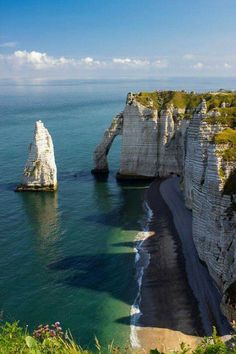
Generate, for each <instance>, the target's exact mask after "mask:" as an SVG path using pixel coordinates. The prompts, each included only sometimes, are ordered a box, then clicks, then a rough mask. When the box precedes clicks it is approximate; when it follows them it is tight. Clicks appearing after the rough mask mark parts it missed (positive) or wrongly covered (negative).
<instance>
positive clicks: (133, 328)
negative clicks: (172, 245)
mask: <svg viewBox="0 0 236 354" xmlns="http://www.w3.org/2000/svg"><path fill="white" fill-rule="evenodd" d="M143 207H144V210H145V212H146V213H145V217H144V220H143V222H142V229H143V231H140V232H138V234H137V235H136V237H135V248H134V251H135V253H136V254H135V265H136V279H137V284H138V292H137V296H136V298H135V300H134V303H133V305H132V306H131V309H130V316H131V321H130V344H131V347H132V348H140V342H139V339H138V327H137V322H138V320H139V318H140V316H141V315H142V313H141V311H140V308H139V305H140V301H141V287H142V280H143V274H144V270H145V268H147V267H148V265H149V262H150V254H149V253H148V251H147V250H146V249H145V248H144V247H143V243H144V241H145V240H146V239H147V238H148V237H150V236H152V235H153V232H151V231H149V226H150V225H149V224H150V222H151V221H152V218H153V211H152V210H151V208H150V207H149V205H148V203H147V202H144V204H143Z"/></svg>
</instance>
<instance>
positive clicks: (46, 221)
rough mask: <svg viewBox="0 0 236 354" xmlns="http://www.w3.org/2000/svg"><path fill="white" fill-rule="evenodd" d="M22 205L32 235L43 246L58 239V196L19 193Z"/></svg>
mask: <svg viewBox="0 0 236 354" xmlns="http://www.w3.org/2000/svg"><path fill="white" fill-rule="evenodd" d="M21 197H22V201H23V205H24V208H25V211H26V215H27V217H28V221H29V224H30V226H31V227H32V229H33V232H34V234H35V235H36V236H37V238H38V239H39V240H40V242H43V243H44V244H48V243H52V242H54V241H56V240H57V239H58V237H59V234H60V232H59V229H60V227H59V212H58V194H57V192H55V193H37V192H35V193H34V192H32V193H21Z"/></svg>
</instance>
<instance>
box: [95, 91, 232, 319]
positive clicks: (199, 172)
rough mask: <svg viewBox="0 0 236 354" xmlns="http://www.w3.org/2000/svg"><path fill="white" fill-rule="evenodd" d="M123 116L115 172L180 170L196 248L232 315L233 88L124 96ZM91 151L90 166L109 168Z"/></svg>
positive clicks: (148, 174) (138, 174) (135, 174)
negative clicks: (220, 90)
mask: <svg viewBox="0 0 236 354" xmlns="http://www.w3.org/2000/svg"><path fill="white" fill-rule="evenodd" d="M122 116H123V119H122V121H120V124H119V133H122V149H121V158H120V168H119V172H118V178H154V177H157V176H160V177H167V176H168V175H170V174H171V173H174V174H178V175H180V176H181V179H182V183H181V187H182V189H183V193H184V197H185V202H186V206H187V207H188V208H190V209H192V216H193V238H194V242H195V245H196V248H197V251H198V254H199V256H200V258H201V259H202V260H203V261H204V262H205V263H206V265H207V267H208V269H209V271H210V273H211V275H212V277H213V278H214V279H215V281H216V283H217V284H218V287H219V288H220V290H221V291H222V294H223V301H222V309H223V311H224V313H225V314H226V315H227V317H228V318H229V319H230V320H232V319H234V320H236V172H235V171H236V130H235V127H236V93H227V92H218V93H209V92H208V93H205V94H196V93H194V92H191V93H187V92H185V91H181V92H179V91H156V92H152V93H138V94H128V97H127V102H126V105H125V108H124V111H123V114H122ZM229 127H230V128H229ZM227 128H228V130H227ZM226 131H228V133H227V134H228V135H227V134H226V135H227V136H226V138H225V137H224V135H225V132H226ZM222 134H223V138H222ZM105 135H106V134H105ZM113 139H114V134H113V135H112V140H113ZM109 144H110V143H109ZM109 144H108V146H109V148H110V145H109ZM104 145H105V146H107V138H106V136H105V137H104V139H103V142H102V143H101V144H100V145H99V146H104ZM108 150H109V149H108ZM96 151H97V150H96ZM100 151H101V150H100ZM106 155H107V150H106V149H103V155H102V156H105V157H106ZM96 156H97V155H96V152H95V166H96V167H95V169H97V168H98V167H100V165H99V161H105V162H104V163H102V164H101V166H102V168H103V167H104V166H105V168H106V170H107V169H108V167H107V160H106V158H105V160H104V159H103V158H102V159H100V160H99V159H96Z"/></svg>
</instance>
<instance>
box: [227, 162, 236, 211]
mask: <svg viewBox="0 0 236 354" xmlns="http://www.w3.org/2000/svg"><path fill="white" fill-rule="evenodd" d="M224 194H229V195H231V194H236V169H234V170H233V171H232V172H231V173H230V175H229V177H228V178H227V180H226V181H225V183H224ZM233 206H234V210H235V205H234V204H233V205H232V207H233Z"/></svg>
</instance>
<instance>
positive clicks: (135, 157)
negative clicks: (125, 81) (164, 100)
mask: <svg viewBox="0 0 236 354" xmlns="http://www.w3.org/2000/svg"><path fill="white" fill-rule="evenodd" d="M156 175H157V111H156V110H154V109H150V108H146V107H144V106H143V105H141V104H140V103H138V102H136V101H130V99H129V98H128V101H127V104H126V106H125V109H124V112H123V136H122V148H121V161H120V169H119V176H120V177H122V176H124V177H127V178H129V177H132V176H135V177H137V178H138V177H154V176H156Z"/></svg>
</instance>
